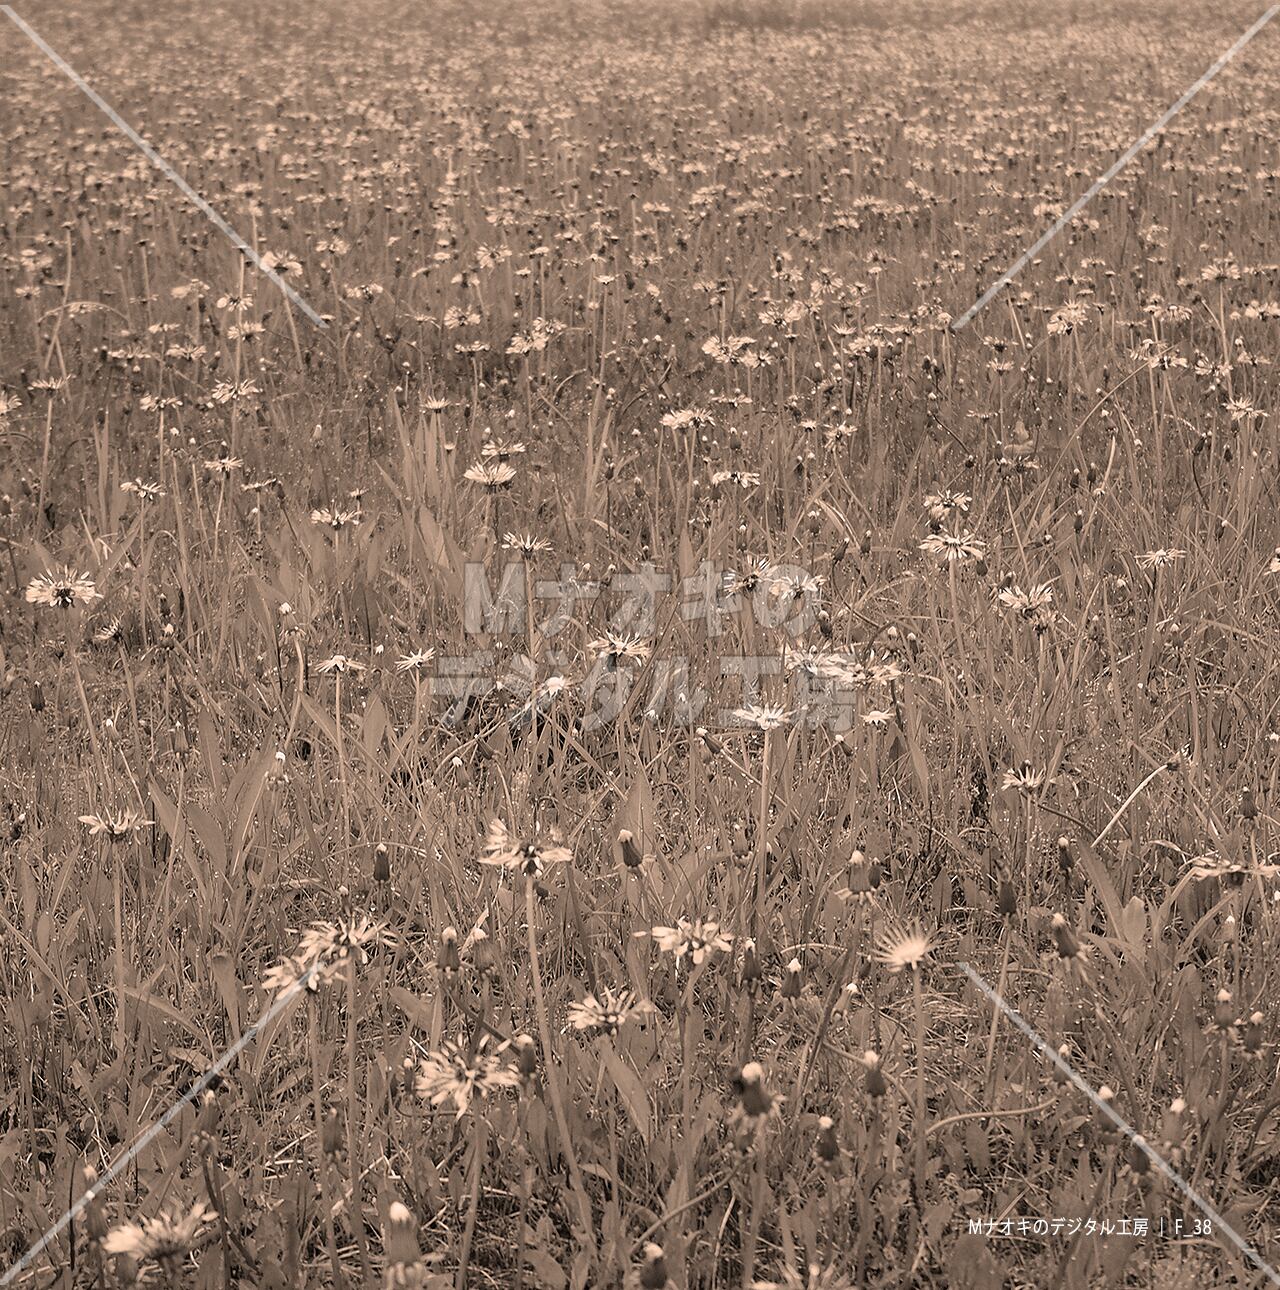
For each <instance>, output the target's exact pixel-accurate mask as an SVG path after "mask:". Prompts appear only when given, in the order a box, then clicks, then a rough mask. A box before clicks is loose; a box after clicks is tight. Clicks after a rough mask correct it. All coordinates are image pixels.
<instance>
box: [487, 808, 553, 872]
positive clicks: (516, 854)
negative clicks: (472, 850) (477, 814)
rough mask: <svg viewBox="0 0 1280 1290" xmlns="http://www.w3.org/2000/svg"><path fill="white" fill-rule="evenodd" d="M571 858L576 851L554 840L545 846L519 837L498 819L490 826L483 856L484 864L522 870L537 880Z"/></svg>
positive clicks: (535, 839) (532, 839) (535, 840)
mask: <svg viewBox="0 0 1280 1290" xmlns="http://www.w3.org/2000/svg"><path fill="white" fill-rule="evenodd" d="M572 859H573V852H571V851H570V850H569V848H568V847H565V846H561V845H559V843H558V841H556V840H555V839H553V840H552V841H551V842H550V843H545V842H541V841H539V840H538V839H537V838H518V837H516V836H515V835H514V834H513V833H512V832H511V830H510V829H508V828H507V826H506V825H505V824H504V823H503V822H502V821H501V820H498V819H495V820H493V821H492V822H491V823H490V825H489V831H488V833H487V834H486V835H485V840H484V854H483V855H482V856H481V857H480V861H481V863H482V864H492V865H500V866H501V867H502V868H504V869H519V870H520V871H521V873H523V874H524V875H525V876H526V877H529V878H536V877H537V876H538V875H539V874H541V873H542V871H543V869H544V868H545V867H546V866H547V865H549V864H567V863H568V862H569V861H571V860H572Z"/></svg>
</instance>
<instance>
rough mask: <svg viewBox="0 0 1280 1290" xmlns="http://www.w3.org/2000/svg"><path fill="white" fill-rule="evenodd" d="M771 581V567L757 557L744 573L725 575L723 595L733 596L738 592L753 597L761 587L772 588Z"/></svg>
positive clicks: (767, 562)
mask: <svg viewBox="0 0 1280 1290" xmlns="http://www.w3.org/2000/svg"><path fill="white" fill-rule="evenodd" d="M773 579H774V572H773V565H772V564H771V563H770V562H769V561H768V560H766V559H764V558H763V557H758V558H756V559H754V560H752V562H751V563H750V564H749V565H748V566H747V568H746V570H745V571H744V572H742V573H737V572H731V573H728V574H726V575H725V580H724V583H725V587H724V589H725V594H726V595H729V596H733V595H736V594H737V593H738V592H745V593H746V594H747V595H748V596H750V595H754V594H755V592H756V591H758V590H759V589H760V588H761V587H768V586H772V585H773Z"/></svg>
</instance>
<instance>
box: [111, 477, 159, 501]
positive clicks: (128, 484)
mask: <svg viewBox="0 0 1280 1290" xmlns="http://www.w3.org/2000/svg"><path fill="white" fill-rule="evenodd" d="M120 491H121V492H124V493H134V494H135V495H136V496H137V498H138V500H139V501H140V502H151V501H154V500H155V499H156V498H157V497H163V496H164V489H163V488H161V487H160V485H159V484H148V483H144V482H143V480H142V479H140V478H139V479H126V480H125V481H124V483H123V484H121V485H120Z"/></svg>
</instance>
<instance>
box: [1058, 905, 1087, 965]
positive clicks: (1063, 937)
mask: <svg viewBox="0 0 1280 1290" xmlns="http://www.w3.org/2000/svg"><path fill="white" fill-rule="evenodd" d="M1051 927H1052V928H1053V940H1054V944H1055V945H1057V947H1058V957H1059V958H1063V959H1081V958H1083V957H1084V947H1083V946H1082V945H1081V944H1080V942H1079V941H1078V940H1076V936H1075V933H1074V932H1073V931H1072V930H1071V928H1070V927H1068V926H1067V920H1066V919H1065V918H1063V916H1062V915H1061V914H1054V916H1053V922H1052V924H1051Z"/></svg>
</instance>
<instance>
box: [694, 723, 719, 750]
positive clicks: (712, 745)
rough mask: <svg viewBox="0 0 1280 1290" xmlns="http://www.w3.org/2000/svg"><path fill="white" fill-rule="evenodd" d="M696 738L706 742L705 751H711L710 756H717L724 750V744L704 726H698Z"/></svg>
mask: <svg viewBox="0 0 1280 1290" xmlns="http://www.w3.org/2000/svg"><path fill="white" fill-rule="evenodd" d="M698 738H699V739H701V740H702V742H703V743H704V744H706V746H707V751H708V752H709V753H711V754H712V756H718V755H719V754H720V753H721V752H723V751H724V745H723V744H722V743H721V742H720V740H718V739H717V738H716V737H715V735H713V734H711V732H710V731H709V730H707V728H706V727H705V726H699V727H698Z"/></svg>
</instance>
